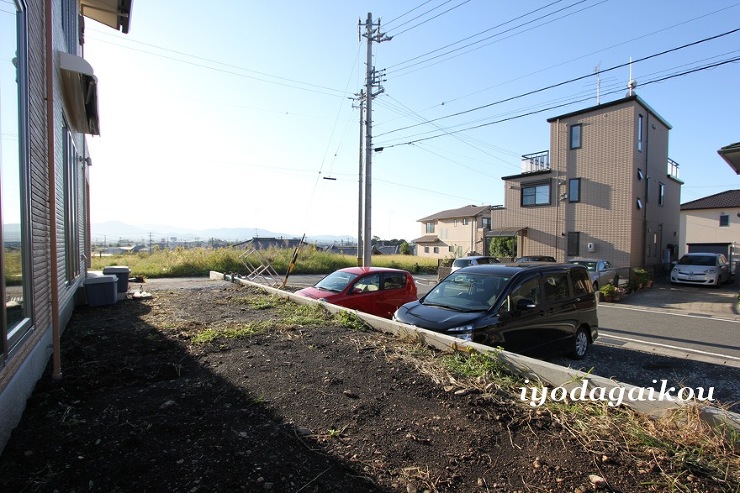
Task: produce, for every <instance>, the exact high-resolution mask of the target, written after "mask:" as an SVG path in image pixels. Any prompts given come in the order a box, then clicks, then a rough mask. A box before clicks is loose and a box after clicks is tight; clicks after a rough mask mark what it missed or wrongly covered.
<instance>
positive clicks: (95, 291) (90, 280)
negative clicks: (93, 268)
mask: <svg viewBox="0 0 740 493" xmlns="http://www.w3.org/2000/svg"><path fill="white" fill-rule="evenodd" d="M117 280H118V278H117V277H116V276H113V275H110V276H106V275H103V274H94V273H93V274H91V273H89V272H88V277H87V279H85V296H86V297H87V304H88V305H90V306H102V305H112V304H114V303H115V302H116V300H117V296H116V282H117Z"/></svg>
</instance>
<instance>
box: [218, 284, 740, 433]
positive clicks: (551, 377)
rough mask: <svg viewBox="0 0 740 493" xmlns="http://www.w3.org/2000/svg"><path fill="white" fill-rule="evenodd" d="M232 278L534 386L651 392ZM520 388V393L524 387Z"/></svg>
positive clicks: (670, 404) (735, 421) (667, 406)
mask: <svg viewBox="0 0 740 493" xmlns="http://www.w3.org/2000/svg"><path fill="white" fill-rule="evenodd" d="M210 278H211V279H217V280H223V279H224V275H223V274H221V273H218V272H215V271H211V274H210ZM236 281H238V282H239V283H241V284H244V285H247V286H254V287H258V288H260V289H263V290H265V291H267V292H269V293H271V294H274V295H276V296H280V297H283V298H287V299H289V300H291V301H294V302H296V303H301V304H311V303H319V304H321V305H322V306H323V307H324V308H325V309H326V310H328V311H329V312H330V313H337V312H340V311H345V312H349V313H353V314H354V315H356V316H357V317H358V318H360V319H361V320H363V321H364V322H365V323H367V324H368V325H369V326H371V327H373V328H374V329H376V330H379V331H382V332H386V333H390V334H394V335H396V336H398V337H399V338H406V339H413V340H418V341H419V342H422V343H424V344H426V345H429V346H431V347H434V348H435V349H438V350H440V351H445V352H454V351H467V352H472V351H476V352H479V353H484V354H488V355H490V356H492V357H494V358H495V359H496V360H497V361H498V362H499V363H501V364H502V365H503V366H504V367H506V368H507V369H508V370H509V371H511V372H512V373H514V374H516V375H519V376H521V377H523V378H525V379H527V380H529V381H530V382H536V383H537V385H538V386H542V385H549V386H550V389H554V388H556V387H557V388H560V387H562V388H563V389H565V391H566V392H567V393H568V395H570V396H573V395H575V394H574V392H577V391H578V390H581V391H582V392H581V395H583V393H584V392H585V393H590V392H593V391H597V392H602V389H603V394H601V395H602V396H603V395H606V396H612V395H614V396H617V395H619V394H621V395H623V396H624V395H628V396H630V395H639V396H641V397H642V396H644V395H646V394H647V395H653V394H651V393H650V388H644V387H637V386H635V385H630V384H627V383H623V382H619V381H616V380H611V379H608V378H605V377H601V376H598V375H592V374H586V373H583V372H581V371H577V370H573V369H572V368H566V367H564V366H560V365H556V364H553V363H548V362H546V361H541V360H538V359H534V358H530V357H527V356H522V355H520V354H516V353H510V352H507V351H502V350H498V349H495V348H492V347H490V346H484V345H482V344H477V343H473V342H467V341H462V340H460V339H456V338H454V337H450V336H447V335H445V334H439V333H437V332H432V331H429V330H426V329H420V328H417V327H413V326H411V325H406V324H402V323H399V322H394V321H392V320H388V319H385V318H381V317H376V316H374V315H370V314H367V313H362V312H358V311H355V310H350V309H347V308H343V307H340V306H337V305H332V304H330V303H326V302H322V301H318V300H313V299H310V298H304V297H302V296H298V295H296V294H294V293H291V292H288V291H283V290H281V289H277V288H273V287H270V286H266V285H264V284H259V283H255V282H252V281H248V280H245V279H236V280H233V281H232V282H236ZM585 380H587V382H586V383H584V381H585ZM522 389H524V387H522ZM653 390H657V389H653ZM522 392H523V393H524V390H523V391H522ZM523 400H524V399H523ZM692 402H693V401H691V400H687V401H681V400H676V401H658V400H649V399H642V400H640V399H638V400H629V399H628V400H621V403H622V404H623V405H625V406H628V407H630V408H631V409H634V410H635V411H637V412H640V413H643V414H647V415H650V416H654V417H659V416H662V415H665V414H667V413H669V412H670V411H672V410H675V409H679V408H681V407H682V406H686V405H691V403H692ZM530 405H533V404H530ZM699 415H700V417H701V418H702V419H703V420H704V421H705V422H706V423H708V424H710V425H712V426H715V427H718V428H720V429H723V430H724V431H727V432H732V431H740V414H736V413H732V412H729V411H726V410H724V409H720V408H716V407H713V406H709V405H704V406H701V407H700V410H699Z"/></svg>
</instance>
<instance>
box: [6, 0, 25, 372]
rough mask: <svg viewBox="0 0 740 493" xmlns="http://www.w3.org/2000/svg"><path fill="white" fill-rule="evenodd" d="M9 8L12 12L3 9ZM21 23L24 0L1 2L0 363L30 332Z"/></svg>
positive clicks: (23, 67)
mask: <svg viewBox="0 0 740 493" xmlns="http://www.w3.org/2000/svg"><path fill="white" fill-rule="evenodd" d="M13 6H14V7H13ZM6 7H7V8H6ZM13 8H15V10H14V11H13V10H10V11H9V9H13ZM11 12H14V13H11ZM27 25H28V19H27V14H26V2H25V1H22V0H21V1H16V2H10V3H9V4H8V3H7V2H6V3H4V4H3V10H2V11H0V60H2V63H0V130H1V132H0V133H1V134H2V145H0V188H1V189H0V217H2V228H1V229H0V238H1V239H2V264H1V265H0V270H1V272H0V275H2V279H3V283H2V284H0V286H2V289H1V290H0V292H1V293H2V295H3V296H4V298H5V300H4V301H5V302H4V303H3V310H5V312H4V315H3V317H2V318H0V320H2V322H1V323H2V327H1V328H0V351H1V352H0V364H2V361H3V360H4V359H7V358H8V355H9V354H10V353H11V352H13V350H14V349H15V348H16V347H17V346H18V344H19V343H20V342H21V341H22V339H23V337H24V336H25V335H26V334H27V333H28V332H29V331H30V329H31V319H30V318H29V317H30V313H31V307H30V301H31V277H32V276H31V273H30V270H29V269H30V265H31V258H30V250H31V248H30V244H31V242H30V237H29V211H28V207H27V206H26V204H27V203H28V196H29V177H28V170H29V168H30V165H29V156H28V149H29V147H28V145H29V144H28V131H27V128H28V120H27V118H28V109H27V108H28V96H27V86H28V76H27V73H28V72H27V71H28V65H27V56H28V55H27V46H26V39H27V34H26V29H27Z"/></svg>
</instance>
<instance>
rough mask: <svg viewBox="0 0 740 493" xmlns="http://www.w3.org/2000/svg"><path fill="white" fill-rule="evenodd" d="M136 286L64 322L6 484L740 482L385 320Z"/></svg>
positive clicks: (6, 458) (197, 290)
mask: <svg viewBox="0 0 740 493" xmlns="http://www.w3.org/2000/svg"><path fill="white" fill-rule="evenodd" d="M141 288H143V289H145V290H147V291H148V292H150V293H151V294H152V296H151V298H142V299H127V300H122V301H119V302H118V303H116V304H114V305H110V306H103V307H87V306H81V307H79V308H78V309H77V311H76V312H75V315H74V317H73V319H72V322H71V324H70V325H69V326H68V328H67V330H66V331H65V333H64V335H63V338H62V365H63V366H62V370H63V378H62V380H61V381H60V382H53V381H52V380H51V378H50V376H49V374H48V373H47V375H46V376H45V377H44V378H43V379H42V380H41V381H40V382H39V384H38V385H37V388H36V390H35V392H34V394H33V396H32V397H31V398H30V400H29V401H28V406H27V410H26V413H25V414H24V417H23V419H22V422H21V423H20V424H19V426H18V428H17V429H16V430H15V431H14V433H13V435H12V437H11V439H10V441H9V442H8V444H7V445H6V447H5V450H4V451H3V453H2V456H0V491H8V492H11V491H12V492H20V491H48V492H52V491H60V492H73V491H79V492H82V491H105V492H127V491H137V492H139V491H168V492H191V493H194V492H200V491H219V492H227V491H258V492H262V491H267V492H269V491H274V492H296V493H298V492H348V491H353V492H396V491H402V492H409V493H410V492H423V491H430V492H434V491H459V492H479V491H480V492H579V491H580V492H589V491H612V492H625V493H626V492H643V491H702V492H717V491H738V488H740V486H738V484H737V483H736V482H733V481H732V480H730V481H723V482H717V481H716V480H714V479H711V478H707V477H705V476H703V475H702V473H701V468H692V467H691V465H690V464H688V465H686V471H685V473H681V472H680V471H679V474H678V476H679V477H682V479H681V485H680V487H677V486H676V485H673V486H670V485H666V481H665V478H664V476H663V474H662V470H661V468H665V467H668V466H666V463H661V461H660V460H659V459H658V458H657V457H656V460H655V463H653V464H648V463H646V462H645V461H643V460H641V459H639V458H638V457H637V456H636V455H635V454H634V453H633V452H632V451H630V450H628V449H627V448H626V447H625V446H624V445H623V444H622V443H621V442H620V441H619V440H617V439H616V438H615V437H609V436H604V437H603V439H601V440H599V441H597V442H591V443H584V442H583V440H580V439H579V438H578V437H577V436H575V435H574V434H573V433H572V432H571V431H570V430H569V429H567V428H566V427H564V426H562V424H561V422H560V420H559V419H558V417H557V416H556V415H553V414H550V413H549V412H541V411H538V410H536V409H533V408H529V407H527V406H525V405H523V404H521V403H518V402H517V401H516V399H514V398H512V396H511V394H504V393H503V392H501V391H499V390H497V389H496V388H495V387H491V386H478V387H476V386H475V385H468V386H465V385H462V384H456V383H455V381H453V380H450V379H449V377H448V376H447V377H443V378H440V377H439V373H435V371H429V370H428V369H427V368H426V365H427V364H428V365H433V363H434V360H435V355H434V354H431V355H429V354H427V353H424V354H421V355H418V357H411V356H413V353H414V351H416V352H421V353H423V351H420V350H419V349H418V348H416V349H415V348H413V347H412V346H410V345H409V344H407V343H404V342H402V341H397V340H394V339H393V338H391V337H390V336H388V335H384V334H379V333H376V332H373V331H361V330H357V329H350V328H346V327H342V326H340V325H339V324H328V325H329V326H320V327H310V326H305V327H301V326H298V327H295V326H294V327H291V328H289V329H286V328H281V327H280V324H279V323H278V322H277V321H276V320H277V319H276V315H275V310H274V308H271V307H270V306H269V304H268V305H264V306H257V305H255V304H250V303H247V302H245V300H247V299H249V298H250V297H256V296H258V292H259V290H256V289H255V288H247V287H244V286H240V285H238V284H232V283H228V282H225V281H208V280H192V279H190V280H172V282H158V281H157V282H155V281H152V282H150V283H145V284H143V285H142V286H141ZM135 289H136V290H138V289H140V288H138V287H136V288H135ZM281 303H288V302H281ZM258 320H260V321H263V322H265V323H266V325H264V327H267V329H266V330H265V331H262V332H258V333H256V334H255V335H253V336H251V337H248V338H236V337H233V338H219V339H216V340H214V341H213V342H208V343H196V341H195V337H197V335H198V334H201V333H203V332H204V331H206V330H207V329H209V328H212V327H215V326H220V327H226V326H231V327H234V326H238V324H246V323H249V322H255V321H258ZM271 324H273V325H274V326H275V327H274V328H270V327H271ZM404 344H406V346H407V347H406V348H404ZM409 348H410V349H409ZM437 357H438V356H437ZM656 450H657V449H656ZM661 453H662V452H660V451H658V452H655V453H654V455H656V456H660V455H661ZM671 467H673V466H671ZM674 472H675V471H674ZM592 475H598V476H600V477H601V478H603V479H604V480H606V481H607V482H608V484H607V485H603V486H600V487H599V486H597V485H596V484H594V481H596V478H594V477H593V476H592ZM590 476H591V480H590V479H589V478H590Z"/></svg>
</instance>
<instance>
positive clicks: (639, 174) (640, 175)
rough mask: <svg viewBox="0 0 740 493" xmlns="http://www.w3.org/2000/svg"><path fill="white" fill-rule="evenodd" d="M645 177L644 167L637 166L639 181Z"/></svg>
mask: <svg viewBox="0 0 740 493" xmlns="http://www.w3.org/2000/svg"><path fill="white" fill-rule="evenodd" d="M644 178H645V174H644V173H643V172H642V169H640V168H637V181H642V180H643V179H644Z"/></svg>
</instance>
